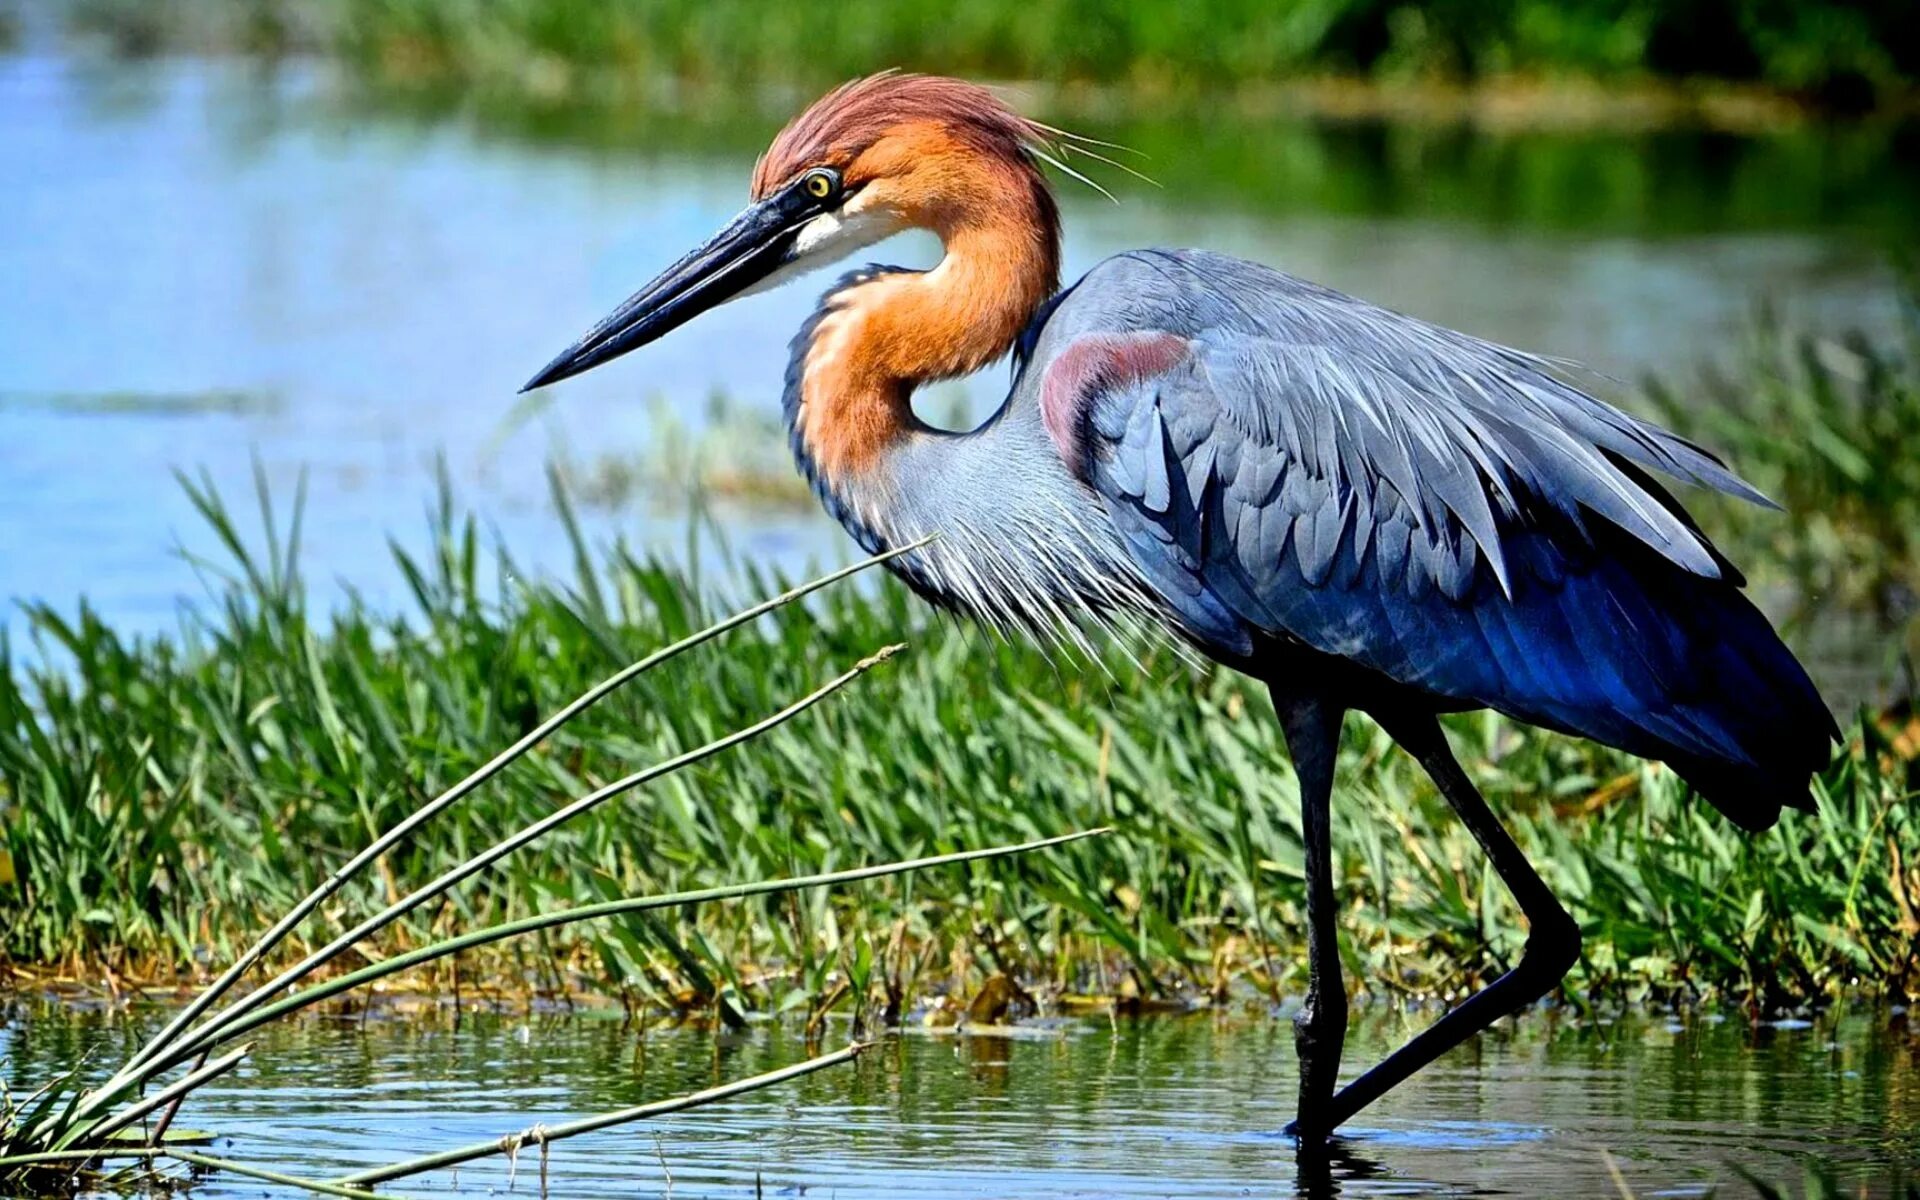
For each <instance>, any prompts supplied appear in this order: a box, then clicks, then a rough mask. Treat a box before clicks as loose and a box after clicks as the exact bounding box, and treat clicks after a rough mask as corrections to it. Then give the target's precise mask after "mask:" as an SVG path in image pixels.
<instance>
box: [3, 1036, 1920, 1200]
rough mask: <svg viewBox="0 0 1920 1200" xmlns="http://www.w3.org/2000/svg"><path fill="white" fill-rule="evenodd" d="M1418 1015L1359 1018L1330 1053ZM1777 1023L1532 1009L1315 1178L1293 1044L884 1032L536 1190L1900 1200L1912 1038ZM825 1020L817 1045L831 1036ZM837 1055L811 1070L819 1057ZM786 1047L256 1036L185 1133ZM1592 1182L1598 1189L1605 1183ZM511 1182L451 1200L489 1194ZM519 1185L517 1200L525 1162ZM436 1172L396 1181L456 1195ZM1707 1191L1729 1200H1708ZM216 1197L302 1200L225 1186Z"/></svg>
mask: <svg viewBox="0 0 1920 1200" xmlns="http://www.w3.org/2000/svg"><path fill="white" fill-rule="evenodd" d="M1431 1015H1432V1014H1431V1013H1426V1014H1421V1013H1410V1014H1387V1013H1383V1012H1377V1011H1368V1010H1363V1012H1362V1014H1361V1017H1360V1019H1359V1021H1358V1022H1357V1026H1356V1029H1355V1033H1354V1036H1353V1037H1352V1038H1351V1039H1350V1042H1349V1061H1350V1062H1368V1061H1371V1060H1373V1059H1374V1058H1377V1057H1378V1056H1380V1055H1381V1054H1383V1053H1384V1052H1385V1051H1386V1050H1387V1049H1388V1048H1389V1047H1390V1046H1391V1045H1393V1044H1396V1043H1397V1042H1398V1040H1400V1039H1401V1038H1402V1037H1404V1036H1405V1034H1406V1033H1407V1032H1408V1031H1409V1030H1410V1029H1411V1028H1412V1027H1413V1026H1414V1025H1415V1024H1417V1023H1419V1022H1422V1021H1425V1020H1427V1019H1428V1018H1429V1017H1430V1016H1431ZM1795 1024H1796V1023H1793V1022H1788V1023H1786V1024H1785V1027H1771V1026H1763V1027H1760V1028H1750V1027H1748V1026H1746V1025H1745V1024H1744V1023H1742V1022H1739V1021H1720V1020H1715V1019H1709V1018H1705V1017H1696V1018H1692V1019H1689V1020H1686V1021H1684V1022H1681V1021H1674V1020H1672V1019H1670V1018H1668V1017H1665V1016H1661V1015H1628V1016H1622V1017H1620V1018H1619V1019H1617V1020H1599V1021H1596V1020H1577V1019H1574V1018H1572V1017H1570V1016H1566V1015H1550V1014H1547V1013H1544V1012H1536V1013H1530V1014H1528V1015H1527V1016H1526V1017H1525V1018H1524V1019H1523V1020H1522V1021H1520V1022H1519V1023H1518V1024H1517V1025H1515V1026H1512V1027H1505V1026H1503V1027H1501V1028H1499V1029H1497V1030H1496V1031H1495V1032H1493V1033H1491V1034H1488V1035H1486V1036H1484V1037H1482V1038H1481V1039H1480V1040H1479V1041H1478V1042H1477V1043H1475V1044H1471V1045H1469V1046H1468V1047H1465V1048H1463V1049H1462V1050H1460V1051H1456V1052H1455V1053H1454V1054H1452V1055H1449V1056H1448V1057H1446V1058H1445V1059H1443V1060H1442V1061H1441V1062H1440V1063H1439V1064H1437V1065H1436V1066H1435V1067H1433V1068H1431V1069H1430V1070H1428V1071H1427V1072H1426V1073H1424V1074H1423V1075H1421V1076H1420V1077H1418V1079H1417V1080H1416V1081H1415V1082H1414V1083H1412V1084H1410V1085H1408V1086H1406V1087H1404V1088H1402V1089H1401V1090H1400V1091H1398V1092H1395V1093H1393V1094H1391V1095H1390V1096H1388V1097H1387V1098H1386V1099H1385V1100H1383V1101H1382V1102H1381V1103H1380V1104H1378V1105H1377V1106H1375V1108H1373V1109H1371V1110H1369V1111H1368V1112H1367V1113H1365V1114H1363V1115H1362V1116H1361V1118H1360V1119H1359V1120H1357V1121H1356V1122H1355V1123H1354V1126H1353V1128H1352V1129H1351V1130H1350V1131H1349V1136H1348V1137H1347V1139H1346V1140H1345V1141H1344V1142H1343V1143H1342V1145H1341V1147H1340V1153H1339V1155H1338V1156H1337V1157H1336V1158H1335V1159H1334V1160H1333V1162H1332V1163H1331V1165H1330V1167H1329V1168H1328V1171H1327V1173H1326V1176H1325V1177H1324V1178H1320V1177H1315V1176H1313V1175H1308V1176H1307V1177H1304V1178H1303V1177H1302V1175H1301V1173H1300V1172H1299V1170H1298V1167H1297V1164H1296V1162H1295V1159H1294V1154H1293V1148H1292V1144H1291V1142H1290V1141H1289V1140H1287V1139H1286V1138H1283V1137H1281V1136H1279V1135H1278V1133H1277V1132H1276V1131H1277V1130H1278V1129H1279V1128H1281V1127H1282V1126H1283V1125H1284V1124H1285V1122H1286V1120H1287V1119H1288V1118H1289V1117H1290V1116H1291V1115H1292V1111H1291V1110H1292V1095H1293V1089H1294V1086H1295V1075H1294V1067H1293V1054H1292V1048H1291V1026H1290V1025H1289V1023H1288V1022H1286V1021H1284V1020H1281V1019H1278V1018H1275V1017H1272V1016H1269V1015H1266V1014H1248V1013H1240V1014H1233V1015H1221V1016H1207V1015H1203V1016H1193V1017H1184V1018H1151V1019H1141V1020H1123V1021H1120V1022H1119V1023H1117V1024H1109V1023H1108V1022H1107V1021H1105V1020H1067V1021H1056V1022H1044V1021H1043V1022H1039V1023H1037V1024H1035V1025H1033V1026H1030V1027H1027V1028H1024V1029H1022V1030H1021V1031H1020V1036H1018V1037H1012V1038H1009V1037H960V1038H955V1037H933V1036H929V1035H926V1034H919V1033H910V1034H907V1035H905V1036H900V1037H894V1038H889V1039H886V1040H884V1041H883V1042H882V1043H881V1044H880V1045H878V1046H877V1047H876V1048H874V1049H873V1050H871V1051H870V1052H868V1054H867V1055H866V1056H865V1057H864V1058H863V1059H862V1060H861V1061H860V1062H859V1063H858V1064H857V1065H855V1066H852V1067H838V1068H831V1069H829V1070H828V1071H827V1072H825V1073H822V1074H817V1075H814V1076H811V1077H808V1078H806V1079H803V1080H800V1081H798V1082H795V1083H791V1084H787V1085H784V1086H782V1087H780V1088H778V1089H774V1090H768V1091H762V1092H757V1093H752V1094H749V1095H747V1096H744V1097H740V1098H737V1099H734V1100H732V1101H729V1102H726V1103H723V1104H719V1105H715V1106H712V1107H706V1108H701V1109H698V1110H695V1111H692V1112H688V1113H684V1114H681V1115H678V1116H673V1117H669V1118H665V1119H659V1120H655V1121H651V1122H647V1123H645V1124H642V1125H632V1126H626V1127H622V1128H620V1129H616V1130H612V1131H606V1132H601V1133H596V1134H589V1135H586V1136H584V1137H582V1138H579V1139H576V1140H572V1141H568V1142H562V1143H556V1144H555V1145H554V1146H553V1147H552V1152H551V1156H550V1158H549V1159H548V1163H547V1170H548V1172H549V1175H548V1180H549V1187H550V1189H551V1192H552V1194H553V1195H555V1196H558V1197H568V1198H587V1197H597V1196H606V1197H622V1198H624V1197H629V1196H633V1195H636V1194H640V1195H664V1194H668V1192H669V1187H668V1177H669V1175H671V1180H672V1183H671V1193H670V1194H671V1195H673V1196H675V1197H681V1198H685V1200H691V1198H694V1197H702V1196H719V1197H724V1196H741V1197H744V1196H752V1195H756V1192H755V1187H756V1182H757V1183H758V1185H759V1186H760V1187H761V1188H763V1192H761V1193H758V1194H764V1195H766V1196H806V1197H818V1198H821V1200H825V1198H827V1197H835V1198H837V1200H865V1198H871V1200H884V1198H890V1197H925V1198H928V1200H932V1198H948V1197H951V1198H959V1197H1008V1198H1012V1197H1020V1198H1031V1200H1041V1198H1055V1197H1059V1198H1065V1197H1076V1198H1078V1197H1149V1196H1152V1197H1164V1196H1180V1197H1190V1198H1195V1200H1199V1198H1210V1197H1220V1198H1226V1197H1247V1196H1293V1195H1302V1196H1323V1195H1340V1196H1350V1197H1360V1196H1465V1195H1512V1196H1525V1197H1532V1196H1549V1195H1550V1196H1599V1195H1608V1196H1612V1195H1618V1194H1619V1192H1618V1189H1617V1185H1616V1184H1615V1183H1614V1181H1613V1178H1612V1176H1611V1174H1610V1171H1611V1170H1612V1169H1617V1170H1618V1171H1619V1172H1620V1174H1621V1176H1622V1178H1623V1179H1624V1181H1625V1183H1626V1185H1627V1186H1628V1187H1629V1188H1630V1189H1631V1190H1632V1193H1633V1194H1634V1195H1636V1196H1640V1197H1655V1196H1704V1195H1707V1194H1708V1193H1709V1192H1712V1193H1713V1194H1714V1195H1717V1196H1721V1197H1735V1196H1744V1195H1749V1194H1752V1193H1751V1191H1750V1189H1749V1188H1748V1187H1747V1186H1746V1185H1745V1184H1744V1183H1742V1182H1741V1181H1740V1179H1739V1176H1738V1175H1737V1174H1736V1171H1735V1168H1736V1167H1738V1168H1744V1169H1745V1170H1747V1171H1750V1172H1752V1173H1753V1174H1754V1175H1756V1176H1757V1177H1758V1178H1760V1179H1762V1180H1766V1181H1769V1182H1771V1183H1773V1184H1776V1185H1785V1186H1786V1187H1787V1189H1788V1192H1789V1194H1799V1192H1800V1189H1801V1186H1802V1180H1803V1178H1804V1177H1805V1175H1806V1174H1807V1172H1808V1171H1809V1170H1810V1169H1811V1170H1821V1171H1824V1172H1826V1173H1827V1174H1829V1175H1830V1176H1831V1177H1832V1179H1833V1180H1835V1181H1836V1182H1838V1183H1839V1184H1840V1185H1841V1192H1840V1194H1842V1195H1861V1196H1874V1195H1887V1194H1889V1189H1890V1186H1891V1185H1892V1183H1893V1182H1894V1181H1895V1180H1896V1179H1897V1178H1912V1177H1913V1174H1914V1173H1915V1172H1916V1171H1920V1097H1917V1096H1916V1095H1915V1094H1914V1081H1915V1080H1916V1079H1920V1035H1917V1034H1916V1031H1915V1030H1914V1029H1912V1028H1911V1026H1910V1025H1909V1024H1908V1023H1907V1021H1906V1020H1905V1019H1904V1017H1898V1016H1896V1017H1893V1018H1891V1019H1890V1018H1889V1016H1888V1014H1887V1012H1886V1011H1884V1010H1862V1011H1854V1012H1849V1013H1844V1014H1841V1015H1837V1016H1833V1015H1829V1016H1823V1017H1821V1018H1819V1019H1818V1020H1815V1021H1812V1022H1810V1023H1808V1022H1800V1023H1798V1024H1799V1025H1800V1026H1803V1027H1794V1025H1795ZM135 1027H138V1028H147V1027H148V1026H147V1025H146V1023H145V1022H144V1021H138V1020H136V1021H134V1022H133V1023H132V1026H130V1025H129V1023H128V1022H127V1020H126V1019H125V1018H124V1017H123V1018H116V1019H110V1018H108V1017H106V1016H104V1015H102V1014H100V1013H75V1012H73V1011H72V1010H68V1009H62V1008H57V1007H42V1008H38V1009H35V1010H34V1011H33V1012H32V1013H31V1014H30V1015H23V1016H16V1018H15V1020H14V1022H13V1023H12V1024H11V1026H10V1028H9V1029H8V1031H7V1032H6V1034H5V1040H6V1057H7V1067H6V1070H7V1072H8V1077H9V1083H10V1085H11V1086H12V1087H13V1088H14V1090H15V1092H16V1094H17V1093H18V1092H19V1091H20V1089H21V1088H22V1087H23V1086H25V1085H26V1084H29V1083H32V1082H37V1081H38V1080H40V1079H42V1078H44V1077H45V1075H46V1073H47V1072H48V1071H49V1070H50V1069H52V1067H53V1065H54V1064H55V1063H58V1062H62V1061H67V1060H68V1057H69V1056H71V1055H73V1054H74V1053H76V1052H77V1051H78V1050H80V1049H81V1048H83V1047H95V1048H97V1049H98V1050H99V1051H100V1052H101V1054H102V1057H103V1059H104V1058H107V1057H111V1056H112V1053H114V1052H116V1051H118V1052H124V1051H125V1049H127V1048H129V1047H130V1045H131V1039H132V1034H133V1033H134V1032H135ZM844 1036H845V1032H844V1027H840V1028H836V1029H835V1030H833V1031H831V1032H830V1034H829V1038H830V1039H838V1038H844ZM831 1044H832V1042H831V1040H830V1044H829V1048H831ZM807 1054H808V1051H807V1050H806V1048H805V1047H804V1046H803V1044H802V1042H801V1039H800V1038H799V1037H797V1036H796V1032H795V1031H794V1030H793V1029H790V1028H788V1027H785V1026H765V1027H760V1028H757V1029H755V1030H752V1031H750V1032H747V1033H744V1034H738V1035H718V1036H716V1035H713V1034H710V1033H706V1032H700V1031H695V1030H686V1029H681V1030H673V1029H669V1030H655V1031H652V1032H650V1033H645V1034H643V1033H641V1032H640V1031H639V1030H637V1029H635V1028H632V1027H629V1026H626V1025H624V1024H623V1023H622V1022H621V1021H619V1020H618V1019H617V1018H606V1017H604V1016H602V1017H600V1018H591V1017H583V1016H574V1017H565V1016H558V1015H548V1016H534V1017H520V1016H481V1017H474V1016H468V1017H467V1018H466V1019H464V1020H463V1021H462V1022H460V1024H459V1025H458V1026H457V1027H456V1026H455V1025H454V1024H453V1023H452V1022H451V1021H450V1020H448V1019H447V1018H446V1016H445V1015H444V1013H441V1014H436V1015H434V1016H432V1017H422V1016H420V1015H418V1014H415V1015H413V1016H410V1017H407V1018H405V1019H399V1018H393V1017H375V1018H374V1019H372V1020H368V1021H365V1022H364V1023H363V1022H360V1021H357V1020H352V1019H344V1020H333V1021H326V1020H308V1021H303V1022H297V1023H295V1024H293V1025H290V1026H287V1027H285V1028H281V1029H277V1030H270V1031H269V1032H268V1033H267V1035H266V1036H265V1037H264V1039H263V1040H262V1041H261V1043H260V1045H259V1048H258V1050H257V1051H256V1053H255V1055H254V1058H253V1060H252V1063H251V1065H249V1066H247V1067H246V1068H245V1069H244V1070H243V1071H242V1072H241V1073H240V1074H238V1075H236V1076H233V1077H231V1080H232V1081H231V1082H230V1083H223V1084H221V1085H220V1086H217V1087H211V1088H209V1089H208V1090H207V1091H205V1092H204V1093H202V1094H201V1095H200V1096H199V1097H198V1098H197V1099H196V1100H195V1101H194V1102H193V1103H192V1105H191V1106H190V1107H189V1108H188V1109H187V1110H186V1111H185V1112H184V1113H183V1116H182V1118H181V1119H182V1121H183V1123H184V1126H192V1127H195V1128H206V1129H209V1130H212V1131H215V1132H218V1133H219V1134H221V1135H222V1140H221V1141H220V1143H219V1144H218V1145H217V1146H215V1147H212V1148H210V1149H209V1151H208V1152H209V1153H214V1154H217V1155H219V1156H221V1157H226V1158H231V1159H234V1160H237V1161H243V1162H246V1163H249V1164H251V1165H256V1166H263V1165H265V1166H272V1167H275V1168H277V1169H280V1170H284V1171H290V1172H294V1173H299V1174H305V1175H308V1176H327V1175H341V1174H345V1173H347V1172H348V1171H350V1170H361V1169H366V1168H369V1167H373V1166H376V1165H380V1164H383V1163H387V1162H391V1161H395V1160H397V1159H400V1158H404V1157H409V1156H412V1155H417V1154H423V1153H428V1152H432V1151H435V1150H440V1149H445V1148H450V1147H454V1146H460V1145H465V1144H468V1143H472V1142H477V1141H484V1140H488V1139H492V1138H496V1137H498V1136H500V1135H502V1134H505V1133H509V1132H513V1131H516V1130H519V1129H523V1128H526V1127H527V1126H529V1125H531V1124H533V1123H535V1122H543V1123H546V1124H548V1125H553V1124H557V1123H559V1122H561V1121H565V1120H569V1119H574V1118H578V1117H582V1116H587V1115H590V1114H593V1113H597V1112H601V1111H606V1110H611V1109H616V1108H621V1107H626V1106H629V1105H634V1104H641V1103H647V1102H650V1101H656V1100H659V1099H662V1098H665V1097H667V1096H670V1095H673V1094H676V1093H682V1092H686V1091H690V1090H696V1089H700V1088H705V1087H710V1086H714V1085H715V1084H718V1083H723V1082H726V1081H729V1080H736V1079H741V1078H745V1077H748V1076H750V1075H753V1074H756V1073H758V1072H762V1071H766V1070H771V1069H774V1068H777V1067H780V1066H784V1065H787V1064H789V1063H792V1062H796V1061H799V1060H801V1059H803V1058H805V1057H807ZM1610 1160H1611V1163H1612V1167H1610V1166H1609V1161H1610ZM508 1169H509V1168H508V1166H507V1165H506V1164H505V1163H504V1162H492V1163H476V1164H472V1165H469V1166H465V1167H462V1168H461V1169H460V1171H459V1173H458V1179H457V1184H458V1188H459V1190H460V1191H461V1192H462V1193H464V1194H467V1195H475V1194H480V1195H484V1194H488V1193H489V1192H490V1191H493V1190H497V1189H501V1188H504V1187H505V1186H506V1184H507V1178H508ZM517 1169H518V1172H519V1188H520V1190H521V1191H523V1192H524V1193H527V1194H534V1193H535V1192H536V1188H537V1185H536V1183H535V1179H536V1176H537V1173H538V1170H539V1166H538V1161H537V1158H536V1157H535V1156H534V1155H533V1154H532V1153H531V1152H528V1153H527V1154H525V1155H523V1157H522V1158H521V1160H520V1162H519V1164H518V1168H517ZM455 1182H456V1181H455V1179H454V1178H453V1176H452V1174H451V1173H448V1172H443V1173H440V1174H436V1175H431V1176H422V1177H418V1178H416V1179H413V1180H409V1181H407V1182H406V1183H404V1184H401V1183H395V1184H391V1185H388V1188H387V1190H389V1191H397V1192H412V1193H421V1194H425V1193H444V1192H447V1191H449V1190H451V1189H452V1188H453V1186H454V1184H455ZM1714 1189H1718V1190H1717V1191H1716V1190H1714ZM195 1194H196V1195H200V1196H203V1197H209V1198H212V1197H227V1196H232V1197H240V1196H246V1197H259V1196H262V1195H267V1196H279V1195H293V1194H297V1193H291V1192H286V1191H284V1190H283V1189H277V1188H274V1187H272V1186H267V1185H262V1184H258V1183H253V1182H246V1183H242V1182H240V1181H238V1180H236V1179H233V1178H232V1177H215V1178H214V1179H213V1180H211V1181H210V1182H209V1183H208V1184H207V1185H206V1186H205V1187H204V1188H202V1189H199V1190H198V1191H196V1193H195Z"/></svg>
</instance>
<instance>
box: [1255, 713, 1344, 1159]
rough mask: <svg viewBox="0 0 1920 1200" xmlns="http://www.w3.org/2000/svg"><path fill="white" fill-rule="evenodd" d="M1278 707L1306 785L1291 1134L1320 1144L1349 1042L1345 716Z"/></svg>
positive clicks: (1302, 800)
mask: <svg viewBox="0 0 1920 1200" xmlns="http://www.w3.org/2000/svg"><path fill="white" fill-rule="evenodd" d="M1273 707H1274V711H1275V712H1277V713H1278V714H1279V716H1280V728H1281V730H1282V731H1283V732H1284V733H1285V734H1286V737H1287V749H1288V751H1289V752H1290V753H1291V754H1292V755H1293V771H1294V774H1295V775H1296V776H1298V777H1299V780H1300V837H1301V841H1302V842H1303V843H1304V845H1305V849H1306V864H1305V867H1306V873H1307V999H1306V1003H1305V1004H1303V1005H1301V1007H1300V1012H1299V1014H1298V1015H1297V1016H1295V1017H1294V1018H1293V1044H1294V1048H1295V1049H1296V1050H1297V1051H1298V1052H1299V1055H1300V1105H1299V1108H1298V1109H1297V1110H1296V1112H1295V1114H1294V1120H1293V1123H1292V1124H1291V1125H1289V1126H1288V1127H1287V1129H1288V1131H1289V1132H1291V1133H1296V1134H1299V1135H1300V1136H1301V1138H1302V1139H1303V1141H1306V1140H1312V1141H1315V1142H1318V1141H1320V1140H1322V1139H1324V1138H1325V1137H1326V1135H1327V1133H1328V1132H1330V1131H1331V1130H1332V1129H1333V1127H1334V1126H1335V1125H1336V1124H1338V1122H1337V1121H1335V1120H1333V1119H1332V1118H1331V1113H1332V1111H1333V1106H1332V1101H1333V1089H1334V1085H1335V1083H1337V1082H1338V1080H1339V1077H1340V1048H1341V1046H1342V1045H1343V1044H1344V1043H1345V1042H1346V1040H1347V989H1346V986H1345V984H1343V983H1342V982H1341V979H1340V944H1339V940H1338V938H1339V935H1338V933H1337V932H1336V930H1335V928H1334V898H1333V835H1332V831H1331V830H1330V829H1329V827H1328V826H1329V818H1330V816H1331V814H1330V811H1329V810H1330V809H1331V806H1332V797H1333V764H1334V760H1335V758H1336V757H1337V756H1338V754H1339V750H1340V720H1341V717H1342V716H1344V715H1345V712H1346V710H1345V709H1344V708H1342V707H1341V706H1340V705H1337V704H1334V703H1331V702H1330V701H1327V700H1325V699H1322V698H1320V697H1316V696H1304V695H1296V694H1293V693H1290V692H1287V691H1285V690H1283V689H1281V688H1279V687H1275V688H1274V689H1273Z"/></svg>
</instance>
